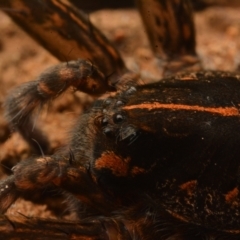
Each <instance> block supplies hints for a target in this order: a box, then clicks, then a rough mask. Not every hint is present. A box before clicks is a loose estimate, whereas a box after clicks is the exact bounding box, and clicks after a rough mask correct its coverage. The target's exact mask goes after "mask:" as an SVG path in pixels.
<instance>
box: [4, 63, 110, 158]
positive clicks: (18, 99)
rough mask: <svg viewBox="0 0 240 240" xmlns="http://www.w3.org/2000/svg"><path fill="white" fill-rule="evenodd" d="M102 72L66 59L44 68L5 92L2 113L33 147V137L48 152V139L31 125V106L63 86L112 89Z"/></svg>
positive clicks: (95, 92) (98, 90)
mask: <svg viewBox="0 0 240 240" xmlns="http://www.w3.org/2000/svg"><path fill="white" fill-rule="evenodd" d="M110 85H111V84H110V83H108V79H107V78H106V77H105V76H104V74H103V73H102V72H101V71H100V70H99V69H98V68H97V67H96V66H95V65H93V64H92V63H91V62H89V61H85V60H77V61H70V62H67V63H62V64H59V65H56V66H54V67H51V68H49V69H47V70H46V71H45V72H43V73H42V74H41V75H40V76H39V77H38V78H37V79H36V80H35V81H31V82H28V83H25V84H23V85H22V86H20V87H18V88H17V89H15V90H14V91H13V93H12V94H10V95H9V97H8V98H7V100H6V102H5V108H6V117H7V119H8V121H9V122H10V123H11V124H12V126H13V127H14V128H15V129H16V130H18V131H19V132H20V133H21V135H22V136H23V137H24V138H25V139H26V140H27V141H28V142H29V143H30V144H31V145H32V146H33V147H34V148H36V149H38V147H37V146H36V144H35V142H33V141H32V139H35V140H36V141H37V142H38V143H39V145H40V146H41V148H42V149H43V151H44V152H45V153H46V152H48V149H47V148H48V146H49V144H48V142H47V139H46V138H44V136H43V135H42V133H41V131H39V130H38V129H37V128H36V127H34V121H33V119H32V118H31V116H32V113H33V111H34V110H35V109H38V108H41V107H42V106H43V105H44V104H46V103H47V102H49V101H51V100H53V99H54V98H56V97H58V96H59V95H61V94H62V93H63V92H64V91H65V90H66V89H67V88H69V87H70V86H72V87H73V88H74V89H76V90H79V91H83V92H85V93H88V94H90V95H95V96H96V95H99V94H103V93H105V92H107V91H113V90H115V89H114V88H113V87H111V86H110Z"/></svg>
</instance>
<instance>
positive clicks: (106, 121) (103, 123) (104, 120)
mask: <svg viewBox="0 0 240 240" xmlns="http://www.w3.org/2000/svg"><path fill="white" fill-rule="evenodd" d="M107 124H108V119H107V118H106V117H104V118H102V120H101V125H102V127H104V126H106V125H107Z"/></svg>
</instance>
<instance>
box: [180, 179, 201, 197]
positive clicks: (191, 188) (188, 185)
mask: <svg viewBox="0 0 240 240" xmlns="http://www.w3.org/2000/svg"><path fill="white" fill-rule="evenodd" d="M196 185H197V181H196V180H192V181H189V182H185V183H183V184H181V185H180V186H179V187H180V189H181V190H183V191H186V192H187V194H188V195H192V194H193V191H194V189H195V187H196Z"/></svg>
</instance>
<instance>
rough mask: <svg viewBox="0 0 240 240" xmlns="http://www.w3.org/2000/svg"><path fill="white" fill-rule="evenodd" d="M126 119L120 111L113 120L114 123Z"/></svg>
mask: <svg viewBox="0 0 240 240" xmlns="http://www.w3.org/2000/svg"><path fill="white" fill-rule="evenodd" d="M123 120H124V116H123V115H122V114H120V113H117V114H116V115H114V116H113V122H114V123H121V122H122V121H123Z"/></svg>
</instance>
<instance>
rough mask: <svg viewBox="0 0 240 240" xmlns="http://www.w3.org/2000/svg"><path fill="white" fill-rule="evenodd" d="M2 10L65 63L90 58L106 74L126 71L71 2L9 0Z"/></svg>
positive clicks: (115, 52)
mask: <svg viewBox="0 0 240 240" xmlns="http://www.w3.org/2000/svg"><path fill="white" fill-rule="evenodd" d="M0 9H2V10H4V11H5V12H6V13H7V14H8V15H9V16H10V17H11V18H12V19H13V20H14V21H15V22H16V23H17V24H18V25H19V26H21V27H22V28H23V29H24V30H25V31H26V32H27V33H28V34H30V35H31V36H33V38H34V39H35V40H37V41H38V42H40V44H41V45H43V46H44V47H45V48H46V49H47V50H49V51H50V52H51V53H52V54H53V55H54V56H56V57H57V58H58V59H60V60H61V61H66V60H76V59H78V58H82V59H89V60H90V61H91V62H93V63H94V64H96V65H97V66H99V68H100V69H101V71H102V72H103V73H104V74H105V75H110V74H112V73H116V74H121V73H122V72H124V71H125V65H124V63H123V60H122V58H121V57H120V55H119V53H118V51H117V50H116V49H115V48H114V46H113V45H112V44H111V43H110V42H109V41H108V40H107V39H106V37H105V36H103V34H101V32H100V31H99V30H98V29H96V28H95V27H94V26H93V25H92V24H91V22H90V20H89V19H88V17H87V16H86V15H85V14H83V12H81V11H80V10H78V9H77V8H75V7H74V6H73V5H72V4H71V3H70V2H69V1H64V0H41V1H38V0H18V1H15V0H6V1H0Z"/></svg>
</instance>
